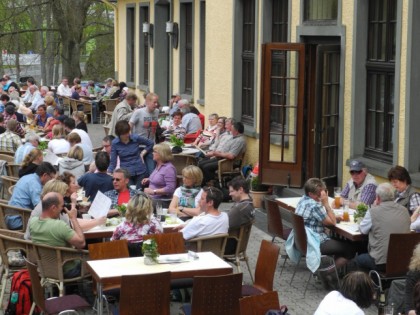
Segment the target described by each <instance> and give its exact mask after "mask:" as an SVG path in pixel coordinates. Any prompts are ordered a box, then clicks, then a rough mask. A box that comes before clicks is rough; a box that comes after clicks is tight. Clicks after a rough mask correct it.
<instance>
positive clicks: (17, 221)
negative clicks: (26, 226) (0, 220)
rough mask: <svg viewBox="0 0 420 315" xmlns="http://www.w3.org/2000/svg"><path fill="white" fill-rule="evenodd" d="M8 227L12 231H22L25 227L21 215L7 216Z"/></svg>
mask: <svg viewBox="0 0 420 315" xmlns="http://www.w3.org/2000/svg"><path fill="white" fill-rule="evenodd" d="M5 221H6V225H7V228H8V229H10V230H21V229H22V227H23V223H22V217H21V216H20V215H8V216H6V220H5Z"/></svg>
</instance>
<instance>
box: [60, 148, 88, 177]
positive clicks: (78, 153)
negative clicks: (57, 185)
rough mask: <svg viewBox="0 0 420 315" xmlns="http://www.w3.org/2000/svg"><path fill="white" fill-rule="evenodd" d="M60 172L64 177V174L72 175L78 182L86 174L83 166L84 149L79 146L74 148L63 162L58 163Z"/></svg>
mask: <svg viewBox="0 0 420 315" xmlns="http://www.w3.org/2000/svg"><path fill="white" fill-rule="evenodd" d="M58 171H59V174H60V175H62V174H63V173H64V172H66V171H67V172H69V173H71V174H72V175H73V176H74V177H75V178H76V180H78V179H79V177H80V176H82V175H83V174H85V165H84V164H83V149H82V148H81V147H79V146H77V145H75V146H74V147H72V148H71V149H70V151H69V153H68V154H67V156H66V157H64V158H63V159H62V160H60V161H59V162H58Z"/></svg>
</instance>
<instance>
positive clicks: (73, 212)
mask: <svg viewBox="0 0 420 315" xmlns="http://www.w3.org/2000/svg"><path fill="white" fill-rule="evenodd" d="M64 211H66V213H67V215H68V216H69V219H70V220H77V209H76V208H75V207H72V208H71V210H70V211H69V210H68V209H67V208H66V207H64Z"/></svg>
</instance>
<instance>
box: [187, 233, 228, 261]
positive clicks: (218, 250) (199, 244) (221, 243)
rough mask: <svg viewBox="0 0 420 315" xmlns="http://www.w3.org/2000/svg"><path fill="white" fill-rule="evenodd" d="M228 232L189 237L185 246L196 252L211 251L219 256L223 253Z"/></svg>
mask: <svg viewBox="0 0 420 315" xmlns="http://www.w3.org/2000/svg"><path fill="white" fill-rule="evenodd" d="M228 236H229V234H227V233H225V234H216V235H209V236H201V237H196V238H192V239H189V240H188V241H187V244H186V246H187V248H188V249H191V250H194V251H197V252H213V253H214V254H215V255H217V256H219V257H223V254H224V253H225V247H226V241H227V238H228Z"/></svg>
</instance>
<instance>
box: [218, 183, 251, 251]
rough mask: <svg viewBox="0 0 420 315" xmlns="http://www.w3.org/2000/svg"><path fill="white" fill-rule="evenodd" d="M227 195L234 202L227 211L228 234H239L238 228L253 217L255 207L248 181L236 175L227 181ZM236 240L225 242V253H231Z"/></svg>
mask: <svg viewBox="0 0 420 315" xmlns="http://www.w3.org/2000/svg"><path fill="white" fill-rule="evenodd" d="M228 187H229V195H230V196H231V197H232V200H233V201H234V202H235V203H234V204H233V206H232V208H230V210H229V212H228V216H229V235H231V236H236V237H238V236H239V228H240V227H241V226H242V225H244V224H247V223H249V222H251V221H252V220H253V219H254V217H255V209H254V205H253V203H252V200H251V199H250V198H249V184H248V182H247V181H246V180H245V179H244V178H242V177H240V176H238V177H235V178H234V179H233V180H231V181H230V182H229V183H228ZM236 243H237V242H236V240H235V239H233V238H229V239H228V241H227V243H226V249H225V254H233V253H234V252H235V248H236Z"/></svg>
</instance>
